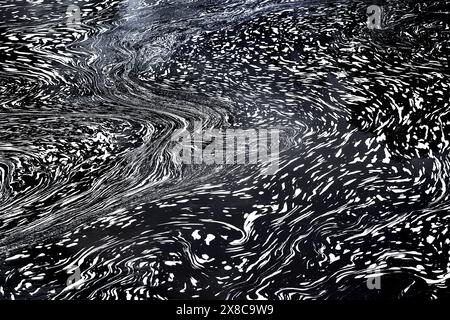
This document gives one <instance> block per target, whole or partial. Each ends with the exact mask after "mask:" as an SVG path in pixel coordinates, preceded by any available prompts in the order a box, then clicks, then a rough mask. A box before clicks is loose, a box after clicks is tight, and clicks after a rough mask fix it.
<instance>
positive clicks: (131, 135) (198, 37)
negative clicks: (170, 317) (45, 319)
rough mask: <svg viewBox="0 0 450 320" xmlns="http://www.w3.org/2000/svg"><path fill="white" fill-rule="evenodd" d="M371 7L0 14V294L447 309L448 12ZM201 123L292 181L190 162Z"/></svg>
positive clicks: (180, 5)
mask: <svg viewBox="0 0 450 320" xmlns="http://www.w3.org/2000/svg"><path fill="white" fill-rule="evenodd" d="M72 4H75V5H78V6H79V7H80V8H81V22H82V24H81V26H79V27H78V28H77V27H68V26H67V25H66V16H65V13H66V10H67V7H68V6H69V5H72ZM369 4H372V3H369V2H364V1H360V2H358V1H345V0H344V1H269V0H266V1H263V0H248V1H243V0H241V1H237V0H230V1H220V0H214V1H213V0H209V1H207V0H205V1H194V0H192V1H186V0H185V1H150V0H141V1H137V0H129V1H125V0H122V1H106V0H105V1H94V0H87V1H74V2H72V1H66V0H60V1H49V0H36V1H31V0H29V1H16V0H0V7H1V11H0V189H1V192H0V298H2V299H43V298H51V299H53V298H55V299H69V298H74V299H77V298H78V299H79V298H89V299H94V298H96V299H173V298H185V299H190V298H227V299H263V298H268V299H378V298H386V299H402V298H408V297H419V298H423V299H434V298H441V297H444V296H447V295H448V293H449V292H450V289H449V285H450V280H448V279H449V278H450V233H449V222H450V214H449V208H450V201H449V200H450V192H449V188H450V185H449V182H450V177H449V173H450V171H449V170H450V161H449V148H450V139H449V138H450V98H449V96H450V95H449V89H450V78H449V74H450V69H449V53H450V47H449V44H450V34H449V32H450V24H449V21H450V19H449V18H450V5H449V3H448V2H447V1H443V0H442V1H404V0H403V1H389V2H387V1H385V2H384V3H381V2H379V4H380V5H383V9H384V11H383V19H384V20H383V28H382V29H381V30H370V29H369V28H367V26H366V9H367V7H368V5H369ZM194 121H201V122H202V124H203V125H204V127H205V128H271V127H279V128H284V129H283V131H282V132H283V133H282V134H281V135H280V138H281V140H280V155H279V159H280V164H279V170H278V171H277V172H276V173H275V174H274V175H264V174H262V173H261V166H262V165H263V164H258V165H245V166H242V165H214V166H211V165H203V164H199V165H182V164H180V163H178V162H177V161H174V158H173V154H172V153H171V149H170V146H171V144H170V139H171V136H172V134H173V132H174V131H175V130H177V129H180V128H187V127H189V126H190V125H192V123H194ZM74 266H78V267H79V270H80V274H81V279H80V281H79V282H78V285H77V286H75V287H74V286H67V285H66V280H67V278H68V276H69V274H70V270H71V269H73V267H74ZM371 270H376V272H377V273H378V274H380V275H381V284H382V287H381V290H369V289H368V287H367V285H366V282H367V277H368V276H369V275H370V273H371Z"/></svg>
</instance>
